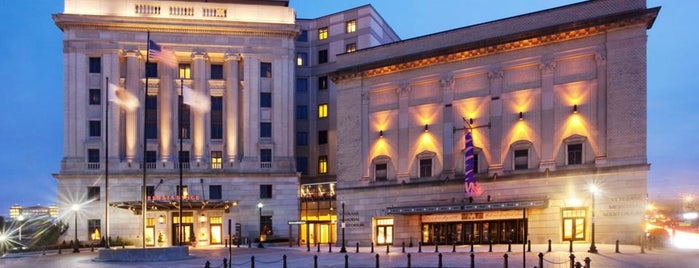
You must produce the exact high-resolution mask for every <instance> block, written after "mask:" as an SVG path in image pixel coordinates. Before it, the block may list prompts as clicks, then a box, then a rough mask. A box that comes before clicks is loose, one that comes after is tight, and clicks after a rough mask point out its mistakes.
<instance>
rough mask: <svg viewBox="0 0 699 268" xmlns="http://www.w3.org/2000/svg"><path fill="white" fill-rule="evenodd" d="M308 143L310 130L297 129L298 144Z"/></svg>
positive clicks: (304, 144)
mask: <svg viewBox="0 0 699 268" xmlns="http://www.w3.org/2000/svg"><path fill="white" fill-rule="evenodd" d="M306 145H308V132H306V131H297V132H296V146H306Z"/></svg>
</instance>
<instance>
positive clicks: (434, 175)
mask: <svg viewBox="0 0 699 268" xmlns="http://www.w3.org/2000/svg"><path fill="white" fill-rule="evenodd" d="M658 12H659V8H647V7H646V4H645V1H643V0H640V1H589V2H582V3H578V4H573V5H568V6H563V7H559V8H555V9H550V10H545V11H541V12H536V13H531V14H525V15H521V16H517V17H512V18H507V19H503V20H498V21H493V22H488V23H483V24H478V25H474V26H470V27H465V28H459V29H455V30H451V31H446V32H441V33H436V34H432V35H427V36H424V37H418V38H414V39H410V40H406V41H401V42H395V43H391V44H387V45H383V46H378V47H374V48H369V49H364V50H358V51H355V52H353V53H348V54H343V55H339V56H338V57H337V62H336V64H335V65H336V66H335V70H336V71H335V72H333V74H332V80H333V82H334V84H335V87H336V103H337V107H336V109H337V111H336V112H337V114H338V115H340V116H338V117H340V118H342V120H338V121H337V155H336V158H337V167H336V172H337V184H336V186H335V192H336V193H337V196H338V199H340V200H343V201H344V203H345V205H346V209H347V212H346V213H347V214H349V215H352V217H351V219H350V220H347V221H346V222H345V224H346V225H347V227H346V230H345V231H346V232H347V233H348V237H351V238H350V239H349V240H348V241H347V244H348V245H353V244H354V243H355V242H360V243H361V244H368V243H369V242H374V243H378V244H394V245H399V244H400V243H401V242H405V243H406V244H408V243H417V242H418V241H421V242H423V243H428V244H434V243H440V244H452V243H468V242H469V241H474V242H475V243H488V242H489V241H493V242H494V243H507V241H513V242H518V243H521V242H522V241H524V240H531V241H532V242H534V243H545V242H546V241H547V240H549V239H551V240H552V241H553V242H562V241H568V240H573V241H576V242H579V243H589V242H590V241H591V237H592V231H591V229H592V228H591V227H592V226H593V225H592V222H594V223H595V224H596V237H597V241H599V242H601V243H614V241H615V240H619V241H621V242H622V243H638V240H639V237H640V236H641V234H642V233H643V229H642V227H643V214H644V208H645V205H646V204H645V202H646V201H645V200H646V193H647V189H646V181H647V174H648V170H649V164H648V163H647V158H646V96H647V95H646V31H647V30H648V29H649V28H650V27H651V26H652V25H653V22H654V20H655V17H656V16H657V14H658ZM469 125H470V126H469ZM469 129H470V131H471V133H472V137H473V141H474V144H475V154H474V156H475V161H474V162H475V163H474V164H475V168H474V172H475V173H476V179H477V180H478V182H479V185H480V191H477V194H475V195H474V196H471V197H469V196H468V195H466V194H465V185H464V173H465V172H464V158H465V156H464V149H465V141H464V140H465V138H464V137H465V131H469ZM591 185H596V186H597V187H598V188H599V189H600V190H599V191H593V192H591V191H589V190H588V189H590V186H591ZM593 215H594V216H595V219H593V218H592V217H593ZM525 234H526V236H525Z"/></svg>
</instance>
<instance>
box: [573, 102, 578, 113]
mask: <svg viewBox="0 0 699 268" xmlns="http://www.w3.org/2000/svg"><path fill="white" fill-rule="evenodd" d="M573 113H574V114H577V113H578V105H577V104H573Z"/></svg>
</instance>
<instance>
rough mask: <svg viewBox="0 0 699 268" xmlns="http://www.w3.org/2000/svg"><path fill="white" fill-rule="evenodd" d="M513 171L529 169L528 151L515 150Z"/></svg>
mask: <svg viewBox="0 0 699 268" xmlns="http://www.w3.org/2000/svg"><path fill="white" fill-rule="evenodd" d="M514 162H515V170H525V169H528V168H529V150H528V149H523V150H515V161H514Z"/></svg>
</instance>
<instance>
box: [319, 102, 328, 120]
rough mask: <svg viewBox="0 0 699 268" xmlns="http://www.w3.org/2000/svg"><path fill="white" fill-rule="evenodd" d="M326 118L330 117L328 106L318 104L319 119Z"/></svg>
mask: <svg viewBox="0 0 699 268" xmlns="http://www.w3.org/2000/svg"><path fill="white" fill-rule="evenodd" d="M326 117H328V104H327V103H323V104H318V118H319V119H320V118H326Z"/></svg>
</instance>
